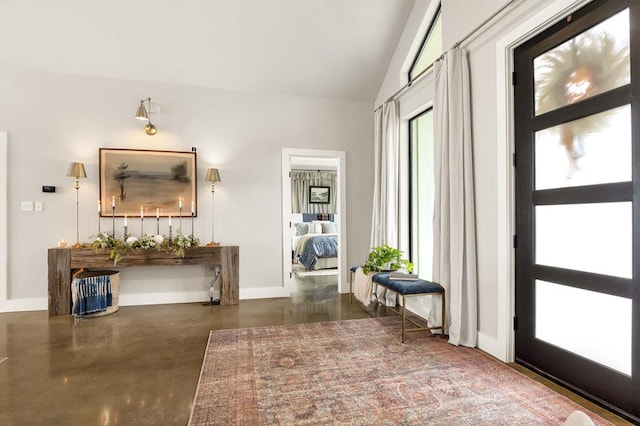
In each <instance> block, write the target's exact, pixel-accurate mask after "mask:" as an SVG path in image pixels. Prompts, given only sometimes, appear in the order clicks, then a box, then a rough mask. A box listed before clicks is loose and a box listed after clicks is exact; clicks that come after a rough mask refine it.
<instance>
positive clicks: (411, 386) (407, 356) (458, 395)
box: [189, 317, 610, 425]
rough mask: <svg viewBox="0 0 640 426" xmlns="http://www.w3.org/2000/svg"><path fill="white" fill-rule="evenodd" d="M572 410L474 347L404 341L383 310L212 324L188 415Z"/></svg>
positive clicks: (406, 418) (415, 421) (410, 415)
mask: <svg viewBox="0 0 640 426" xmlns="http://www.w3.org/2000/svg"><path fill="white" fill-rule="evenodd" d="M577 409H579V410H582V411H585V410H584V409H583V408H581V407H579V406H578V405H577V404H575V403H573V402H572V401H570V400H569V399H568V398H566V397H564V396H561V395H559V394H557V393H555V392H553V391H551V390H550V389H548V388H547V387H545V386H543V385H542V384H540V383H537V382H535V381H533V380H531V379H529V378H528V377H526V376H524V375H523V374H521V373H519V372H517V371H515V370H513V369H511V368H510V367H508V366H507V365H505V364H503V363H501V362H499V361H496V360H495V359H493V358H491V357H490V356H488V355H486V354H484V353H483V352H481V351H479V350H477V349H471V348H465V347H456V346H453V345H451V344H449V343H447V342H446V340H445V339H442V338H440V337H437V336H433V335H428V334H426V333H414V334H411V335H410V336H409V337H408V338H407V339H406V343H405V344H402V343H400V321H399V318H398V317H384V318H371V319H362V320H349V321H335V322H324V323H311V324H299V325H286V326H277V327H258V328H245V329H237V330H222V331H212V332H211V334H210V336H209V343H208V345H207V349H206V353H205V359H204V362H203V365H202V370H201V373H200V380H199V383H198V387H197V390H196V396H195V400H194V404H193V407H192V411H191V416H190V419H189V424H190V425H214V424H215V425H222V424H234V425H240V424H242V425H296V424H305V425H327V424H332V425H333V424H345V425H346V424H348V425H562V424H563V423H564V420H565V419H566V418H567V417H568V416H569V414H570V413H571V412H572V411H573V410H577ZM588 414H589V416H590V417H591V418H592V419H593V420H594V422H595V423H596V424H598V425H609V424H610V423H608V422H606V421H605V420H603V419H602V418H600V417H598V416H596V415H594V414H592V413H588Z"/></svg>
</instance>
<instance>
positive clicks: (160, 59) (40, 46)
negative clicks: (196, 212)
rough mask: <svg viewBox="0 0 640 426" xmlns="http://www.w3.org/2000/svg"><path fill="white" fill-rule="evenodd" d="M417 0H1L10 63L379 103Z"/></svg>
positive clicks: (3, 49)
mask: <svg viewBox="0 0 640 426" xmlns="http://www.w3.org/2000/svg"><path fill="white" fill-rule="evenodd" d="M413 3H414V0H182V1H175V0H171V1H170V0H108V1H103V0H101V1H98V0H52V1H42V0H0V16H1V17H2V24H1V25H0V39H1V40H3V42H2V43H0V66H5V67H10V68H18V69H29V70H38V71H45V72H55V73H65V74H75V75H86V76H99V77H108V78H118V79H133V80H146V81H157V82H168V83H177V84H188V85H196V86H206V87H215V88H221V89H230V90H241V91H254V92H267V93H283V94H293V95H302V96H320V97H332V98H343V99H353V100H365V101H373V99H374V98H375V96H376V94H377V92H378V89H379V87H380V84H381V83H382V79H383V78H384V74H385V72H386V69H387V66H388V64H389V61H390V60H391V57H392V55H393V51H394V49H395V47H396V44H397V42H398V40H399V38H400V35H401V33H402V30H403V28H404V25H405V23H406V21H407V18H408V16H409V13H410V12H411V8H412V7H413Z"/></svg>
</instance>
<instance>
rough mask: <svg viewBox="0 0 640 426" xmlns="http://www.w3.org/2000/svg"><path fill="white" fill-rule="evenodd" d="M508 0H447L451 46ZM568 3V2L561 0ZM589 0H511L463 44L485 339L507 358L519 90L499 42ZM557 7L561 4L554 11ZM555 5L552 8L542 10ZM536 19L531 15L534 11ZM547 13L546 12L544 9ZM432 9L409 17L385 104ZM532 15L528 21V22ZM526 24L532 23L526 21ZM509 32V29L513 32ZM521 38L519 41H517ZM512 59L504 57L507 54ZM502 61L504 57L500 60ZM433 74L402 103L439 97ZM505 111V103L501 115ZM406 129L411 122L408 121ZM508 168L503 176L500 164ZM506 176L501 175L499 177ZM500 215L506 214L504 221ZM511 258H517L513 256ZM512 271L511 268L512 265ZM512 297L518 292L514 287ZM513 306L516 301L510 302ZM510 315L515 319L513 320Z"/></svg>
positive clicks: (410, 106) (422, 5)
mask: <svg viewBox="0 0 640 426" xmlns="http://www.w3.org/2000/svg"><path fill="white" fill-rule="evenodd" d="M506 3H507V2H506V1H505V0H482V1H474V2H469V1H466V0H446V1H444V2H443V5H442V19H443V25H442V26H443V43H444V49H445V50H448V49H449V48H451V47H452V46H453V44H455V43H456V42H458V41H459V40H461V39H462V38H463V37H465V36H466V35H467V34H468V33H469V32H470V31H471V30H473V29H474V28H475V27H476V26H477V25H479V24H480V23H481V22H482V21H484V20H485V19H486V18H487V17H489V16H490V15H491V14H492V13H494V12H495V11H496V10H498V9H499V8H501V7H502V6H503V5H505V4H506ZM559 3H562V4H563V5H562V6H559V5H558V4H559ZM578 3H584V1H581V0H575V1H572V0H562V1H559V2H558V1H556V2H554V1H552V0H522V1H519V2H515V3H514V4H513V5H512V6H509V7H508V8H507V9H506V10H505V12H504V13H502V14H501V15H500V16H498V17H497V18H496V19H494V20H493V21H492V22H491V23H490V24H489V25H487V26H485V27H483V28H482V29H481V30H480V31H479V32H477V33H476V34H475V35H473V36H472V37H470V38H469V39H468V40H467V41H466V42H465V43H463V45H462V47H464V48H466V49H467V50H468V51H469V61H470V67H471V73H470V75H471V101H472V130H473V143H474V150H473V155H474V179H475V195H476V215H477V219H476V229H477V234H478V235H477V253H478V287H479V288H478V331H479V337H478V346H479V347H480V348H481V349H484V350H486V351H487V352H489V353H492V354H494V355H496V356H498V357H499V358H501V359H507V358H508V357H509V356H508V350H505V346H506V345H508V344H509V342H508V340H509V336H507V335H506V332H505V330H508V329H509V326H510V321H511V318H510V316H509V315H508V314H507V313H506V312H507V311H505V306H504V305H508V304H510V303H512V300H506V301H505V298H504V292H506V291H509V289H508V288H507V287H508V285H509V284H511V285H512V282H511V283H506V284H505V283H504V282H502V283H499V281H500V279H503V281H504V279H506V280H511V279H512V277H510V276H507V277H506V278H505V277H504V275H505V274H502V278H500V277H501V275H500V274H501V273H502V272H504V271H499V268H500V267H503V269H507V270H509V269H510V268H511V267H512V265H509V264H506V265H505V262H504V259H503V257H504V256H505V253H506V254H507V255H509V247H510V246H509V244H510V240H511V231H510V230H509V229H505V228H508V227H509V226H510V220H511V218H510V217H509V214H512V210H510V211H509V212H507V214H505V211H504V210H505V209H510V208H511V206H509V205H508V202H509V199H510V194H507V193H506V192H507V191H508V188H509V182H508V181H509V179H511V176H510V175H509V172H510V168H509V167H510V166H509V165H508V163H507V162H508V161H509V158H510V155H508V154H509V150H510V143H511V141H510V139H509V138H510V137H511V135H510V134H509V133H508V132H506V131H505V128H508V126H509V121H510V117H511V111H510V110H509V108H508V107H505V104H507V105H508V104H509V103H508V102H507V100H508V97H509V96H511V94H510V92H509V90H508V88H506V89H505V87H498V83H497V82H498V81H500V79H499V78H496V76H497V75H498V76H500V77H503V80H504V79H505V78H506V76H508V74H509V72H508V71H509V70H508V69H507V65H508V64H509V63H510V59H509V57H508V55H507V58H506V61H503V62H502V63H500V61H498V60H497V59H498V58H497V50H498V49H497V47H498V45H500V46H502V48H503V49H504V48H506V47H507V44H509V43H508V42H505V34H513V36H512V38H513V40H516V39H519V37H521V35H522V34H525V33H528V34H532V33H533V32H534V31H539V30H540V29H541V28H542V27H544V26H547V25H549V23H548V21H549V20H555V19H558V17H557V16H555V17H553V15H554V13H556V12H557V10H560V9H562V8H565V10H566V9H567V8H571V7H573V8H575V7H577V4H578ZM433 9H434V7H433V4H431V2H430V0H417V1H416V3H415V6H414V13H423V14H427V15H428V14H429V13H432V10H433ZM550 9H554V11H551V10H550ZM544 10H548V13H542V12H541V11H544ZM534 15H535V16H536V17H537V18H536V19H531V18H532V17H533V16H534ZM543 15H544V16H543ZM429 18H430V16H427V17H426V18H425V17H424V16H420V17H417V16H413V15H412V17H411V18H410V20H409V21H408V23H407V26H406V27H405V30H404V33H403V35H402V37H401V39H400V42H399V43H398V47H397V50H396V52H395V54H394V57H393V60H392V62H391V64H390V66H389V69H388V71H387V74H386V78H385V81H384V83H383V84H382V86H381V89H380V92H379V94H378V97H377V99H376V105H379V104H380V103H381V102H383V101H384V100H385V99H386V98H387V97H389V96H390V95H391V94H393V93H394V92H395V91H396V90H398V88H399V87H400V84H399V83H398V81H399V76H401V75H403V73H405V72H406V58H407V57H410V56H412V55H414V54H415V49H416V48H415V45H416V40H417V39H421V37H423V32H421V31H420V30H421V28H424V22H425V20H428V19H429ZM523 23H524V24H523ZM523 25H524V26H526V28H524V27H523ZM507 38H508V37H507ZM512 47H513V46H511V48H512ZM502 59H504V58H502ZM496 64H498V65H496ZM432 84H433V80H432V78H431V76H430V75H427V76H426V78H425V79H424V80H423V81H421V82H420V83H418V84H415V85H414V86H413V87H411V88H410V89H409V90H408V91H407V92H406V93H405V94H404V95H402V96H401V97H400V104H401V111H403V112H405V113H408V111H413V110H415V109H416V108H419V107H420V106H421V105H428V104H430V103H431V101H432V93H433V92H432V90H431V87H432ZM498 111H501V113H500V114H501V115H500V117H498ZM403 131H404V132H405V134H406V129H403ZM499 170H500V171H501V173H500V176H499V173H498V171H499ZM499 179H500V180H499ZM498 217H501V218H503V220H502V221H501V222H500V223H499V222H498ZM510 261H511V260H510V259H509V261H508V262H510ZM506 275H509V274H508V273H507V274H506ZM509 297H512V295H509ZM507 308H508V307H507ZM505 322H507V323H506V324H505Z"/></svg>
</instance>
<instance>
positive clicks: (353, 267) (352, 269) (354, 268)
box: [351, 265, 360, 273]
mask: <svg viewBox="0 0 640 426" xmlns="http://www.w3.org/2000/svg"><path fill="white" fill-rule="evenodd" d="M359 267H360V265H356V266H352V267H351V272H353V273H355V272H356V271H357V270H358V268H359Z"/></svg>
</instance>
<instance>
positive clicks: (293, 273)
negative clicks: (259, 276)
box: [282, 148, 349, 296]
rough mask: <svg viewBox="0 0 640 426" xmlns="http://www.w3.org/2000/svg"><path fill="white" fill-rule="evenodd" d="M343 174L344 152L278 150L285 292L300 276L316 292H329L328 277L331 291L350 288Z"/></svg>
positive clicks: (292, 286) (291, 290)
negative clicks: (280, 177)
mask: <svg viewBox="0 0 640 426" xmlns="http://www.w3.org/2000/svg"><path fill="white" fill-rule="evenodd" d="M344 175H345V152H344V151H328V150H314V149H295V148H283V150H282V274H283V286H284V288H285V293H288V294H289V295H292V294H293V292H294V290H295V289H296V285H297V284H299V283H301V282H305V280H306V282H309V283H312V285H311V286H310V287H309V288H311V289H313V288H317V289H318V291H319V292H320V291H322V292H326V291H328V290H327V287H328V285H325V284H326V283H328V282H329V281H332V282H333V285H332V288H333V290H332V291H335V290H337V291H338V292H339V293H347V292H348V291H349V290H348V284H347V280H346V272H345V271H346V220H345V209H344V205H345V199H346V197H345V182H344ZM307 278H308V280H307ZM314 282H315V284H316V285H314V284H313V283H314ZM318 283H320V284H319V285H318ZM317 296H321V295H317Z"/></svg>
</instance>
